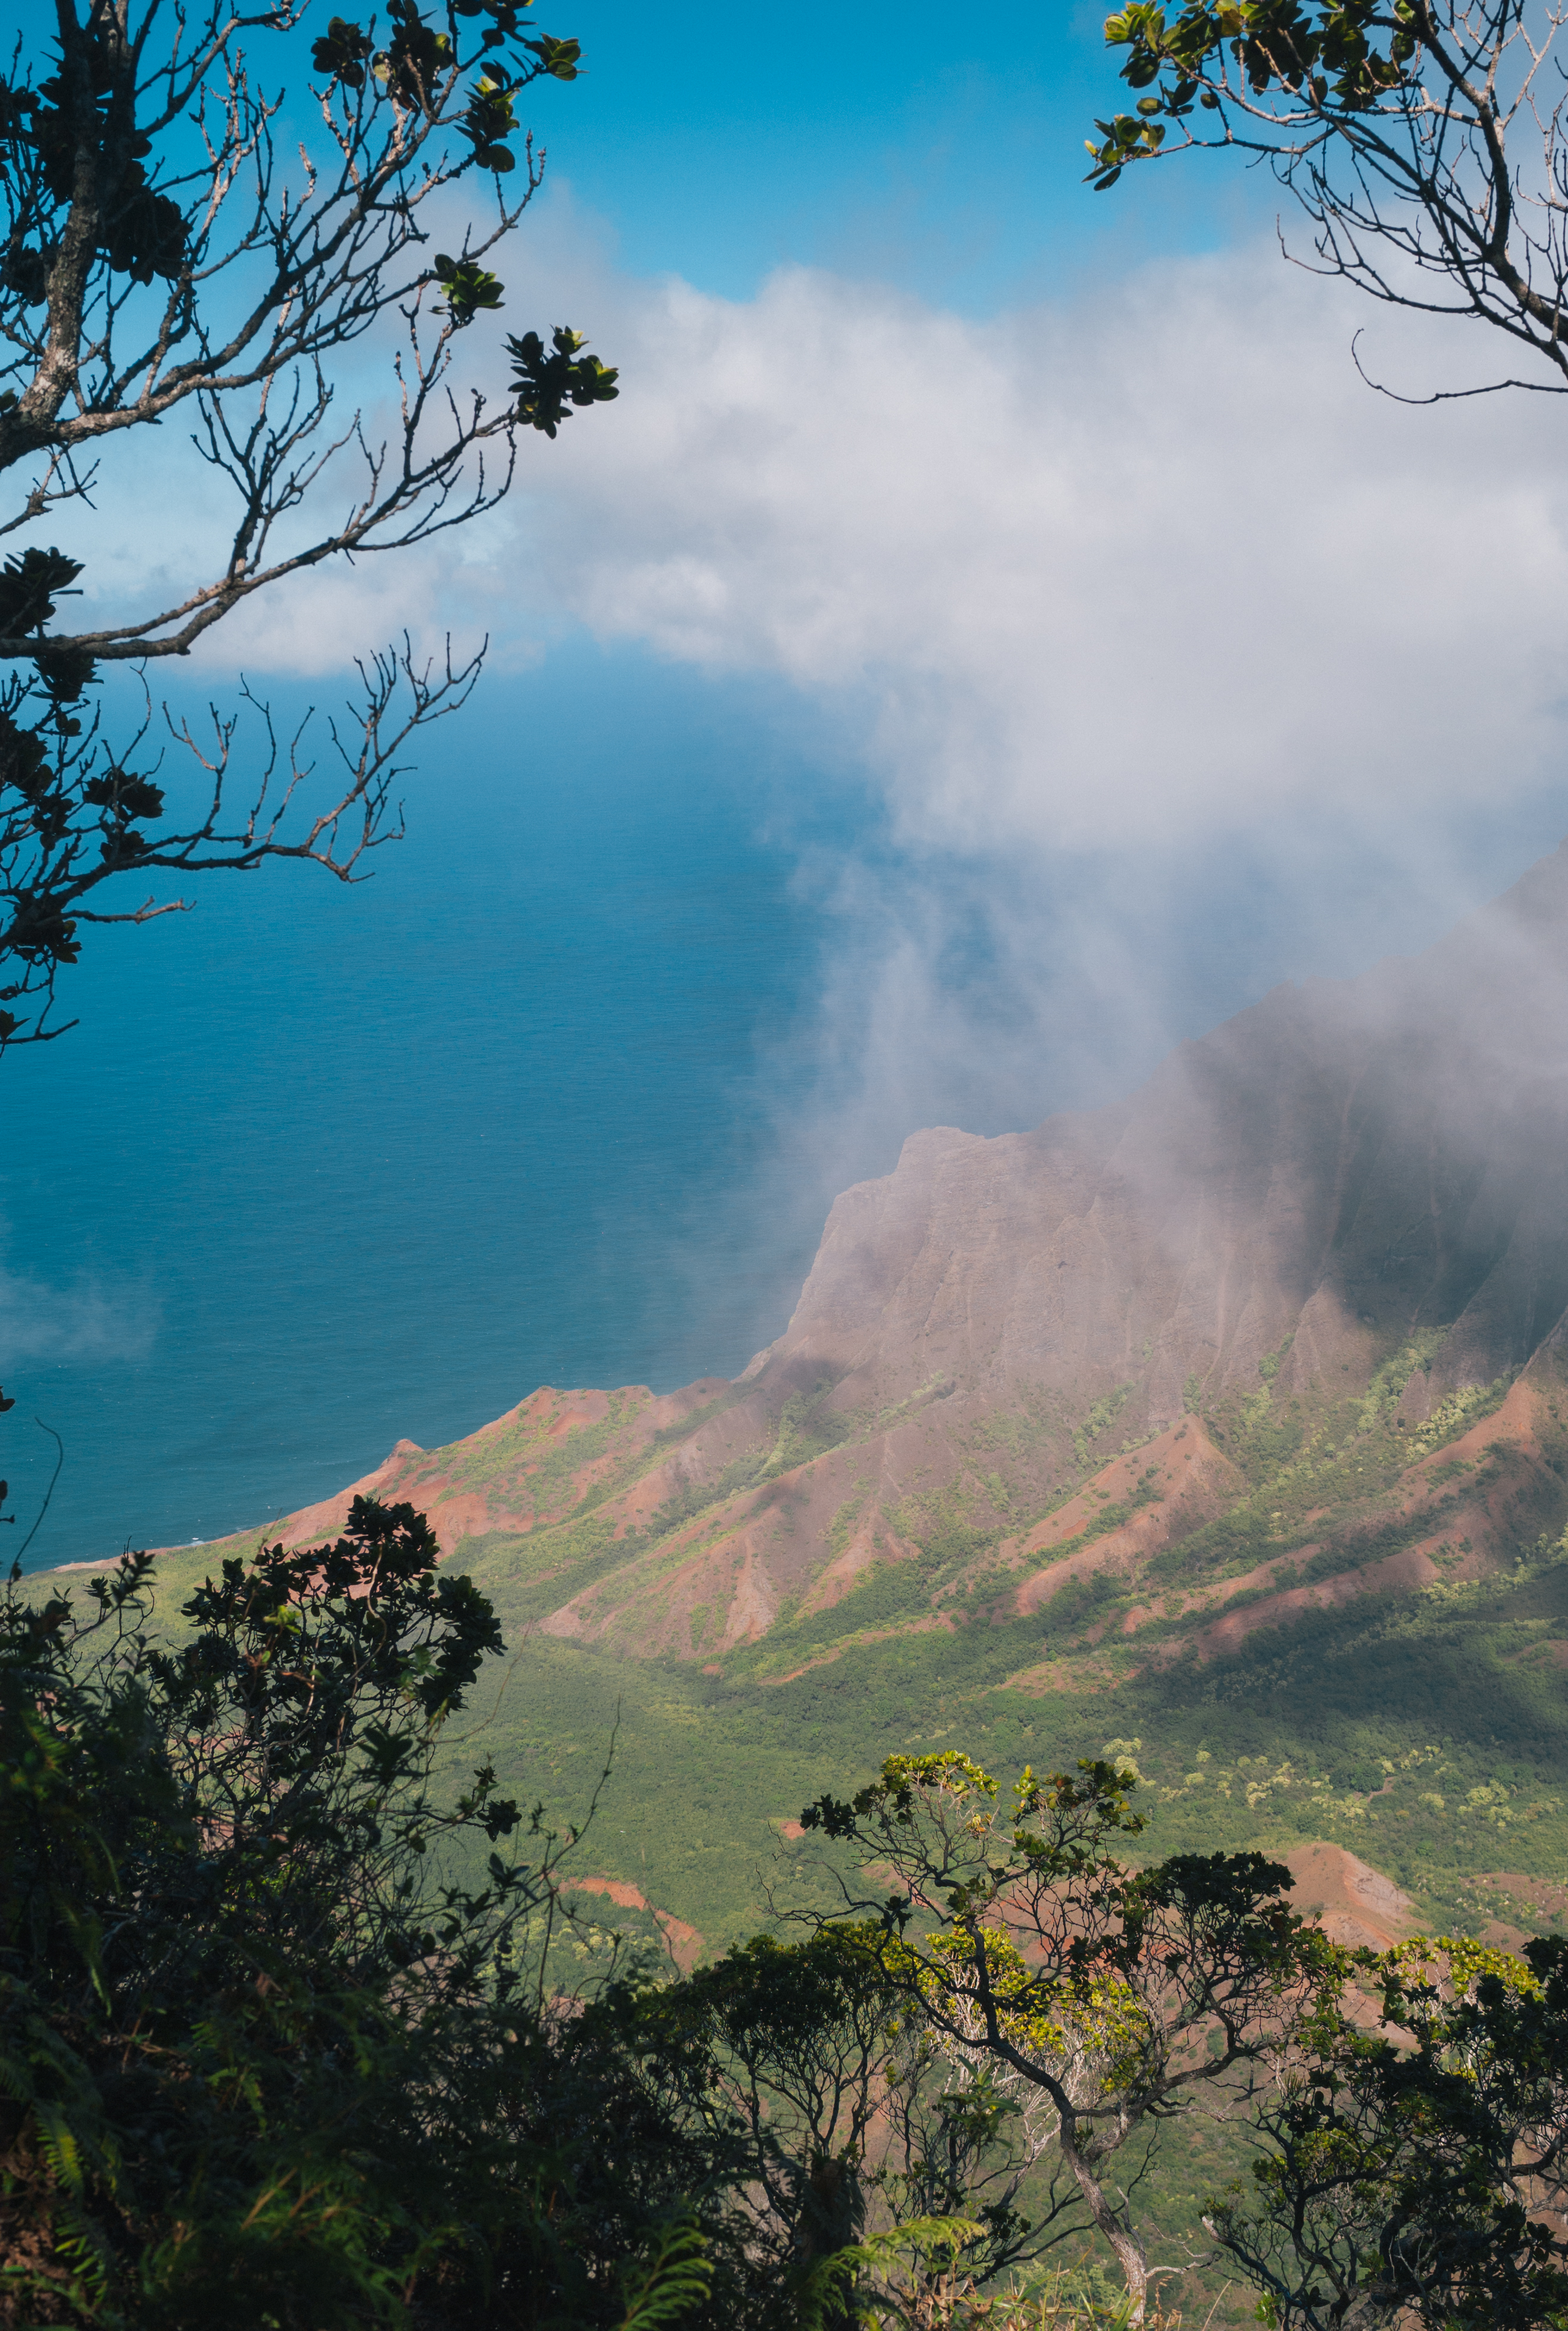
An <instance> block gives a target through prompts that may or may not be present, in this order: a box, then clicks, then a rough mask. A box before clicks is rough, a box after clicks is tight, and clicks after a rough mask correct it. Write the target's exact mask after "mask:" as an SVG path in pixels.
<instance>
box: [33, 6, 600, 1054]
mask: <svg viewBox="0 0 1568 2331" xmlns="http://www.w3.org/2000/svg"><path fill="white" fill-rule="evenodd" d="M530 5H531V0H444V5H438V6H437V7H436V8H435V9H434V10H433V11H428V12H427V11H423V10H422V9H421V7H420V6H419V5H418V0H388V5H387V11H386V14H385V20H383V21H382V22H381V23H380V24H378V23H377V20H376V19H375V18H372V19H370V20H369V22H368V23H367V24H364V25H362V24H358V23H352V22H349V21H347V20H346V19H344V18H342V17H339V16H333V17H331V18H330V20H329V21H328V24H326V26H325V28H324V30H322V32H321V33H320V36H319V37H318V38H317V39H316V41H315V42H314V44H313V46H311V47H310V49H309V57H308V58H307V56H306V54H305V51H304V47H303V40H304V31H303V29H302V28H304V27H305V24H306V18H307V15H308V14H309V0H276V5H265V0H263V5H259V6H256V7H254V8H251V9H246V8H245V7H244V6H243V5H242V0H201V5H199V6H198V7H197V8H196V9H195V11H193V12H189V13H187V12H185V10H183V9H177V8H176V7H174V6H173V5H172V0H56V5H55V8H54V12H53V14H54V25H53V33H54V39H55V42H56V43H57V49H56V52H54V53H53V54H52V56H51V57H50V58H49V60H48V61H47V62H48V66H49V70H48V71H45V72H44V73H43V77H42V78H40V79H37V80H36V81H34V78H33V71H32V68H31V67H30V65H29V64H28V63H26V62H24V58H23V56H22V53H21V46H20V43H19V45H18V53H17V57H16V61H15V63H14V69H13V71H12V75H11V78H10V80H9V81H3V82H0V210H3V214H4V215H3V218H0V345H3V350H4V353H3V355H0V472H5V473H8V474H10V475H11V476H12V477H13V480H14V487H15V492H14V500H13V503H12V505H11V508H10V509H9V511H8V512H5V513H0V535H5V534H12V535H15V534H17V533H19V532H22V531H24V530H27V529H33V530H35V529H36V528H38V527H39V525H40V522H41V521H43V519H45V518H46V517H47V516H48V514H49V513H50V512H51V511H52V510H53V509H55V508H56V506H57V505H60V504H62V503H66V504H73V505H75V506H76V507H77V508H78V509H82V508H85V507H87V506H89V505H90V497H91V494H92V492H93V490H94V487H95V484H96V483H97V481H98V480H99V478H100V472H101V471H103V470H104V468H105V466H106V465H108V464H110V463H112V462H114V461H124V460H125V459H126V457H127V455H128V453H132V452H134V447H135V444H136V442H138V440H137V438H136V436H135V434H134V433H138V432H147V431H149V430H151V429H155V428H157V427H160V426H162V425H164V424H167V423H180V424H182V425H184V426H185V427H187V428H188V429H189V430H190V432H191V433H192V436H193V441H194V443H195V449H196V452H197V454H198V455H199V457H200V460H201V461H202V462H203V463H204V465H205V470H206V472H207V473H208V475H209V478H210V480H211V481H213V482H214V483H216V484H217V485H219V486H220V487H222V488H223V489H226V490H228V491H229V492H231V493H232V495H233V502H232V505H231V508H232V511H233V517H232V521H231V523H230V525H229V527H228V528H227V541H226V545H225V547H223V549H222V550H221V551H220V552H219V553H218V554H217V555H216V556H215V557H214V561H213V564H212V565H211V566H210V567H209V568H208V569H207V571H205V572H200V571H196V570H193V571H192V572H191V573H190V574H189V575H188V576H186V577H185V580H184V581H183V582H182V583H181V584H180V585H178V586H176V588H175V589H174V591H173V592H172V594H171V593H167V592H166V590H165V589H164V586H163V585H161V583H160V582H158V581H157V580H156V579H149V583H148V585H147V594H146V595H144V598H143V600H142V603H141V604H138V605H135V606H132V607H128V608H127V609H125V610H124V611H123V612H121V613H119V614H115V615H114V616H112V617H111V618H110V619H109V620H107V621H104V622H101V623H93V624H91V625H90V626H87V627H84V628H81V629H74V630H73V629H71V628H70V627H69V626H67V625H66V624H65V623H64V622H63V619H62V614H61V610H62V602H63V601H64V600H65V599H67V598H69V597H71V596H74V595H77V585H78V578H79V576H81V574H82V573H83V571H84V570H83V565H82V562H81V560H80V559H78V558H76V557H71V556H68V555H67V554H66V553H65V552H63V551H62V550H60V549H58V548H56V547H45V546H43V545H42V544H40V543H38V542H36V541H31V542H29V543H28V544H27V545H26V547H24V548H21V549H20V550H19V551H17V552H15V553H14V554H13V555H11V556H9V557H7V558H6V560H5V565H4V567H3V568H0V660H3V661H5V663H6V664H7V665H8V667H9V668H10V677H9V678H8V679H7V680H5V683H4V685H3V686H0V1046H4V1045H5V1043H8V1042H10V1043H14V1042H33V1041H38V1040H39V1039H41V1038H44V1037H47V1036H49V1035H52V1034H58V1033H60V1032H61V1029H60V1027H59V1025H58V1024H57V1023H52V1021H51V1006H52V1000H53V994H54V985H55V979H56V975H57V974H58V971H59V969H60V967H61V966H62V965H67V964H71V963H74V962H75V961H76V960H77V959H78V956H79V955H80V950H81V927H82V926H83V925H85V924H92V923H100V922H144V921H146V920H147V919H148V918H151V917H153V916H156V915H160V914H166V913H169V912H172V911H174V910H175V909H176V908H177V907H179V906H180V905H182V904H184V903H185V902H184V901H183V900H180V899H164V900H162V901H160V900H158V899H157V898H156V897H144V898H142V899H140V900H139V901H138V902H137V903H134V904H119V903H112V904H111V903H106V902H105V900H104V899H103V897H102V895H101V894H102V886H103V885H105V884H108V883H113V882H116V881H117V880H119V878H120V877H123V876H130V877H134V878H135V879H136V880H137V881H138V884H139V883H140V882H142V881H145V880H146V877H147V874H148V873H149V872H150V871H155V870H158V871H170V872H173V873H174V874H176V876H185V875H187V874H199V873H205V872H209V871H214V870H215V869H219V868H230V869H249V868H253V867H255V866H258V865H260V864H261V863H262V862H263V861H266V860H268V859H275V858H290V857H291V858H299V859H302V860H309V861H311V862H313V863H315V864H317V865H320V866H323V867H325V868H327V869H328V871H330V872H331V873H333V874H335V875H336V876H337V877H338V878H339V879H340V880H345V881H347V880H353V879H355V877H356V874H357V873H359V872H361V871H363V869H362V861H363V860H364V858H365V855H366V852H368V851H370V850H373V849H374V848H375V847H376V846H377V844H378V843H379V842H384V841H385V840H387V839H389V838H391V837H392V836H393V835H394V833H397V832H399V831H400V830H401V828H400V824H399V821H398V818H397V814H396V811H395V805H394V787H395V784H396V781H397V778H398V775H400V774H401V771H400V766H399V755H400V754H401V753H402V751H403V749H404V747H405V745H406V743H407V741H408V738H409V737H410V735H411V734H412V732H413V731H414V730H415V729H418V728H422V727H424V726H425V725H427V724H428V723H429V722H430V721H432V720H433V719H437V718H441V717H442V716H443V715H445V714H447V713H450V712H451V711H453V710H455V709H458V708H459V707H460V706H461V704H462V703H463V702H464V701H465V700H466V699H467V697H468V694H469V692H470V690H471V688H472V686H473V683H474V680H475V679H476V677H477V674H478V671H479V668H480V661H481V658H482V651H481V653H480V655H475V656H472V657H470V658H468V659H467V660H466V661H465V660H459V661H455V662H454V661H453V659H452V657H451V652H450V649H449V651H448V652H447V655H446V656H445V658H444V660H442V661H437V662H436V663H434V664H433V665H432V664H427V663H424V662H423V661H419V660H417V659H416V658H415V656H414V655H413V652H412V651H411V650H410V648H409V646H408V643H407V642H406V641H405V642H404V646H403V648H402V649H401V650H396V649H394V650H390V651H388V652H385V653H382V654H376V655H373V656H370V657H368V658H366V661H363V662H362V664H361V666H360V671H361V677H362V680H363V681H364V690H363V694H362V697H361V699H360V700H359V701H358V702H357V704H356V706H355V707H354V708H352V709H351V712H350V716H349V718H348V722H347V726H346V727H345V728H338V727H337V726H334V727H333V728H332V730H331V732H330V745H331V748H332V751H333V753H334V754H335V756H337V772H336V775H335V776H334V777H333V779H332V780H331V782H330V783H329V784H328V785H327V787H326V789H325V795H324V797H323V798H321V799H319V800H313V799H312V796H311V794H310V789H309V779H310V775H311V764H310V761H309V756H308V754H307V752H306V749H305V747H304V744H303V741H302V739H301V737H299V735H296V736H295V737H291V738H280V737H279V736H278V735H277V734H276V733H275V732H274V730H273V728H272V725H271V721H270V719H268V718H266V715H265V709H264V708H260V707H256V708H254V709H256V710H258V711H260V712H261V716H262V731H261V751H260V753H259V756H257V758H256V761H255V764H254V766H253V767H252V772H251V774H250V775H249V776H248V777H246V778H245V779H244V780H243V781H241V780H240V779H239V777H238V775H237V773H236V768H235V752H236V744H235V737H236V724H235V719H234V717H233V714H229V715H223V714H220V713H218V712H216V711H214V715H213V720H212V727H211V730H210V732H209V733H208V734H206V735H205V736H203V735H200V734H198V733H197V732H195V731H193V729H192V728H190V727H189V726H187V725H186V723H185V721H184V720H178V721H174V722H172V723H171V725H172V727H173V728H174V732H175V738H176V743H177V744H178V745H179V746H180V747H183V748H185V749H188V751H189V752H190V753H191V754H193V755H194V756H195V764H196V767H195V772H194V775H195V782H196V785H197V797H196V801H195V806H194V807H193V808H190V809H188V810H186V811H185V812H182V813H178V814H176V815H173V816H171V817H170V818H169V820H168V821H167V823H160V821H161V820H163V819H164V814H165V806H166V789H165V788H164V787H163V786H162V785H158V784H155V783H154V782H153V774H152V771H153V769H154V768H156V761H155V762H151V763H150V764H149V759H148V755H149V750H150V732H151V729H152V727H153V722H154V711H155V708H154V704H153V699H152V697H151V695H150V692H146V690H145V680H144V693H146V711H145V713H144V715H143V717H142V718H140V719H139V720H138V721H137V722H135V723H133V724H132V727H131V733H129V734H128V735H126V736H124V737H119V738H118V739H111V737H109V735H108V734H107V733H106V724H105V723H104V721H103V720H102V719H101V718H96V717H90V716H89V715H88V714H87V713H86V712H85V711H84V709H83V700H84V698H85V694H86V691H87V690H88V689H89V687H90V685H91V684H92V683H93V681H94V677H95V675H96V674H100V672H101V670H102V668H103V667H104V666H106V665H111V664H115V663H121V662H130V663H132V664H134V665H135V666H137V667H138V669H140V670H142V671H144V672H145V668H146V666H147V663H148V662H149V661H156V660H157V659H159V658H162V657H167V656H185V655H188V654H189V653H190V652H191V651H192V649H193V648H194V647H195V645H196V643H197V642H199V641H200V640H201V638H202V637H203V636H204V633H207V632H208V631H210V630H211V628H212V627H213V625H214V624H215V623H220V622H222V621H223V618H224V617H225V616H227V615H229V614H232V613H233V611H234V609H236V608H237V607H240V606H242V605H243V604H245V603H246V602H247V601H248V600H250V599H251V598H252V597H253V596H254V595H256V594H257V593H258V592H260V591H263V590H267V589H270V588H271V587H272V586H273V585H278V584H280V583H282V582H283V581H285V580H286V578H288V577H289V576H295V575H299V574H302V573H305V572H307V571H309V569H311V568H313V567H316V566H320V565H322V564H323V563H324V562H326V561H329V560H332V559H335V558H336V559H343V558H347V557H355V558H359V557H366V556H368V555H370V554H372V553H375V552H385V551H398V550H408V549H411V548H412V547H414V546H416V545H418V544H421V543H427V542H429V541H430V540H432V538H434V537H435V536H437V535H439V534H441V533H442V532H444V531H445V530H447V529H448V528H453V527H457V526H461V525H464V524H467V523H468V522H470V520H472V519H475V518H477V517H479V516H480V514H482V513H483V512H484V511H486V510H489V509H493V508H494V507H495V505H496V503H497V502H498V501H499V499H500V498H501V497H502V496H503V495H504V494H505V493H506V491H507V490H508V486H509V484H510V482H511V479H512V475H513V471H514V467H515V463H516V460H517V453H518V442H519V436H520V433H523V432H525V431H529V430H532V431H538V432H541V433H543V434H544V435H545V436H546V437H549V438H554V437H555V436H556V433H557V432H558V430H559V428H560V427H561V425H562V423H564V422H565V420H566V419H567V418H569V417H570V415H571V414H572V413H573V412H574V410H576V409H580V408H583V407H585V406H588V405H591V404H597V403H601V402H603V401H604V400H606V399H609V398H613V396H614V395H616V393H617V392H616V376H615V374H614V372H613V370H612V369H610V368H609V367H607V366H604V365H603V364H602V363H600V362H599V360H598V359H597V358H596V357H593V356H591V355H589V354H587V353H586V352H585V350H584V344H583V340H582V338H581V337H580V336H579V335H578V334H577V333H575V331H572V330H570V329H568V328H565V327H564V326H563V327H561V328H557V329H556V331H555V333H554V334H553V336H552V337H551V338H550V339H549V341H548V343H547V344H546V340H545V339H544V338H542V337H541V335H540V334H539V333H538V332H537V331H527V332H524V333H523V334H522V335H521V336H520V337H517V336H514V337H512V338H508V341H507V349H508V355H509V357H510V361H511V369H512V380H511V385H510V388H509V390H508V393H507V395H506V396H505V398H504V399H503V400H502V401H500V402H499V403H495V404H491V403H489V402H487V399H486V397H485V396H484V395H482V394H481V393H480V390H479V389H478V388H476V387H473V386H472V385H466V384H465V383H464V381H463V380H462V378H461V374H460V371H459V369H458V358H459V357H460V355H461V350H462V347H463V346H464V343H463V342H462V339H461V335H462V334H463V333H464V332H466V331H467V330H468V328H469V327H470V325H471V324H472V323H473V322H474V321H475V319H478V318H480V317H481V316H488V315H490V314H492V313H493V312H494V311H495V310H497V309H499V308H500V307H501V305H502V297H501V295H502V292H503V290H504V286H503V284H502V283H501V281H499V278H498V277H497V276H496V275H494V274H493V273H492V272H491V271H489V268H488V266H487V265H486V263H485V262H486V261H487V260H488V258H489V256H490V255H491V253H492V252H494V250H495V248H496V246H497V245H498V244H499V243H500V242H501V241H502V240H503V239H504V238H505V237H506V236H507V235H508V234H509V233H511V232H512V231H513V229H514V228H515V227H516V226H517V224H518V221H519V219H520V218H521V215H522V213H523V211H524V209H525V208H526V206H527V203H528V202H529V200H530V199H531V197H532V196H533V195H534V194H535V192H536V191H537V187H538V186H539V184H540V176H541V169H542V157H540V155H539V154H538V153H537V151H536V149H535V147H534V144H533V140H532V138H531V135H527V134H525V133H524V131H523V130H522V128H521V125H520V123H519V120H518V112H517V105H518V100H519V98H520V97H521V96H522V95H523V93H524V92H525V91H526V90H528V88H529V87H530V85H531V84H533V83H535V82H537V81H552V82H569V81H574V80H575V78H576V77H577V73H578V71H579V65H580V51H579V47H578V44H577V43H576V42H575V41H574V40H567V39H561V38H557V37H556V36H555V35H553V34H550V33H540V32H536V31H534V30H532V28H531V27H530V25H529V24H528V20H527V9H528V7H529V6H530ZM247 41H249V42H251V43H252V44H255V43H261V44H263V49H262V53H261V55H260V57H258V56H256V55H254V54H252V53H249V52H247V50H246V47H245V45H244V44H245V43H246V42H247ZM294 68H298V69H299V70H300V71H302V72H303V74H304V78H305V90H304V99H303V103H302V106H301V108H300V109H299V111H296V112H290V109H289V103H290V101H289V99H288V97H287V95H286V94H284V93H281V92H280V91H278V90H273V89H271V88H270V87H269V86H264V85H263V81H262V80H261V74H262V72H263V71H267V70H268V69H277V70H291V69H294ZM481 187H482V188H483V189H484V190H485V199H486V202H487V205H488V206H489V215H488V217H486V218H485V219H484V220H483V221H482V222H481V223H480V224H478V225H472V224H470V226H468V227H465V228H464V229H463V230H462V232H461V237H457V236H455V235H453V234H452V232H451V226H452V221H451V212H452V206H453V205H454V203H455V202H456V201H457V200H458V199H459V190H460V189H461V190H462V191H463V192H465V193H478V192H479V190H480V188H481ZM438 232H441V233H442V235H443V238H444V239H448V240H452V241H455V243H456V245H457V247H456V249H455V251H454V252H442V251H441V250H439V249H436V248H434V247H433V241H434V237H435V235H436V233H438ZM373 332H376V333H379V334H380V335H381V336H382V337H383V338H385V337H386V336H388V335H389V334H391V335H394V351H393V353H392V355H391V356H390V357H389V359H388V365H389V369H388V370H387V372H386V373H385V402H386V403H387V405H388V408H389V414H390V417H389V418H386V417H383V416H382V415H381V414H378V413H377V412H376V411H375V410H370V409H366V408H361V409H359V410H356V411H352V412H348V413H341V412H340V411H339V410H338V407H337V403H336V401H335V400H336V393H337V392H336V385H335V382H334V379H333V376H332V368H333V366H334V363H335V360H337V359H338V358H339V357H343V356H344V355H345V353H346V352H347V351H350V350H354V349H356V348H361V347H364V346H365V345H366V343H367V340H368V337H369V336H370V335H371V334H372V333H373ZM244 693H245V694H247V695H248V691H247V692H244ZM236 791H237V792H238V795H239V798H238V799H237V800H236V799H235V798H233V796H234V794H235V793H236ZM123 888H124V886H123V883H121V884H120V890H121V891H122V892H123Z"/></svg>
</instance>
